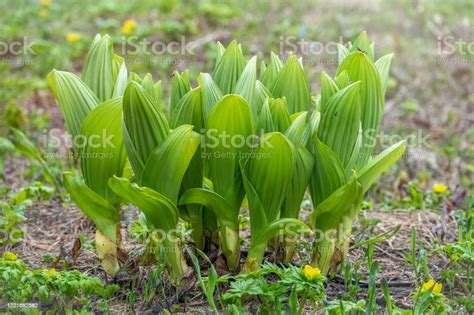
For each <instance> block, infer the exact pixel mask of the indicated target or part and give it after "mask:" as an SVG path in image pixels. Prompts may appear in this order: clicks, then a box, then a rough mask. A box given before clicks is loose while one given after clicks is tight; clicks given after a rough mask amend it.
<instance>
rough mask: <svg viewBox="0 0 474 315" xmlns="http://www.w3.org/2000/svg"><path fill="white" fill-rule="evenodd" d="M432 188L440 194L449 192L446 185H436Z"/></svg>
mask: <svg viewBox="0 0 474 315" xmlns="http://www.w3.org/2000/svg"><path fill="white" fill-rule="evenodd" d="M432 188H433V191H434V192H435V193H438V194H442V193H444V192H446V191H447V190H448V186H446V185H444V184H434V185H433V187H432Z"/></svg>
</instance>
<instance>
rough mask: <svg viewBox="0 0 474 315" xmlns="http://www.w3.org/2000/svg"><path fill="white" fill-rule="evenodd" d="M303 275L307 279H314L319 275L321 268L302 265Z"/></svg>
mask: <svg viewBox="0 0 474 315" xmlns="http://www.w3.org/2000/svg"><path fill="white" fill-rule="evenodd" d="M304 276H305V277H306V279H308V280H314V279H316V278H319V277H320V276H321V270H319V268H314V267H313V266H310V265H306V266H304Z"/></svg>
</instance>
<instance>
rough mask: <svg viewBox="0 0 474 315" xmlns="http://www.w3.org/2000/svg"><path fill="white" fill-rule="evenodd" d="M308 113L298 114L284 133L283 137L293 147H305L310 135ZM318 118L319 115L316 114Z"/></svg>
mask: <svg viewBox="0 0 474 315" xmlns="http://www.w3.org/2000/svg"><path fill="white" fill-rule="evenodd" d="M310 116H311V115H309V114H308V112H300V114H298V116H297V117H296V118H295V120H293V122H292V123H291V125H290V127H288V129H287V130H286V132H285V136H286V137H287V138H288V139H289V140H290V141H291V142H292V143H293V144H295V145H302V146H306V145H307V143H308V140H309V139H310V137H311V134H312V128H311V122H310V119H309V117H310ZM318 116H319V114H318Z"/></svg>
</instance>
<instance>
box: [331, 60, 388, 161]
mask: <svg viewBox="0 0 474 315" xmlns="http://www.w3.org/2000/svg"><path fill="white" fill-rule="evenodd" d="M344 70H346V71H347V74H348V75H349V78H350V80H351V81H352V82H357V81H361V86H360V99H361V122H362V132H363V138H362V147H361V151H360V154H359V160H358V163H357V166H358V168H359V169H360V168H361V167H362V166H364V165H365V164H366V163H367V161H368V160H369V158H370V155H371V153H372V150H373V147H374V146H375V143H374V141H373V138H374V137H375V136H376V135H377V134H378V131H379V128H380V124H381V122H382V115H383V108H384V99H383V91H382V86H381V84H380V76H379V74H378V71H377V68H376V67H375V65H374V63H373V62H372V61H371V60H370V59H369V58H368V57H367V56H366V54H364V53H362V52H359V51H356V52H353V53H351V54H350V55H349V56H347V57H346V59H344V62H343V63H342V64H341V65H340V66H339V69H338V70H337V75H339V74H341V73H342V72H343V71H344Z"/></svg>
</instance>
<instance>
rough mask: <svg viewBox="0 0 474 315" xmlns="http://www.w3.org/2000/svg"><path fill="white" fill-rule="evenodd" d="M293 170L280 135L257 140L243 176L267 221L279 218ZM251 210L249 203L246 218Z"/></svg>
mask: <svg viewBox="0 0 474 315" xmlns="http://www.w3.org/2000/svg"><path fill="white" fill-rule="evenodd" d="M294 167H295V157H294V153H293V147H292V144H291V143H290V142H289V140H288V139H287V138H286V137H285V136H284V135H283V134H281V133H279V132H273V133H267V134H265V135H263V136H262V137H261V139H260V143H259V145H258V147H257V148H256V149H255V155H254V156H253V157H252V158H251V159H250V160H249V161H248V165H247V168H246V174H247V177H248V180H249V182H250V183H251V184H252V186H253V187H254V189H255V191H256V193H257V195H258V196H259V199H260V201H261V203H262V206H263V208H264V211H265V215H266V218H267V221H268V222H272V221H273V220H276V219H277V218H278V217H279V214H280V209H281V206H282V203H283V201H284V198H285V195H286V191H287V189H288V185H289V183H290V180H291V177H292V176H293V171H294ZM276 170H278V171H276ZM252 210H253V209H252V204H250V217H252ZM251 220H252V219H251ZM256 228H259V225H257V226H256Z"/></svg>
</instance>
